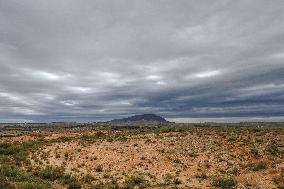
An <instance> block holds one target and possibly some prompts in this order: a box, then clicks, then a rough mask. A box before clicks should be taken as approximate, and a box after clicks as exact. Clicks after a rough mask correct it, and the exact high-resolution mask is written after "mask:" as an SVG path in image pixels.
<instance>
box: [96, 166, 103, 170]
mask: <svg viewBox="0 0 284 189" xmlns="http://www.w3.org/2000/svg"><path fill="white" fill-rule="evenodd" d="M95 170H96V172H103V166H102V165H98V166H97V167H96V168H95Z"/></svg>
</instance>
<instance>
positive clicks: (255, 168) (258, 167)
mask: <svg viewBox="0 0 284 189" xmlns="http://www.w3.org/2000/svg"><path fill="white" fill-rule="evenodd" d="M266 168H267V164H266V163H265V162H262V161H261V162H258V163H256V164H253V166H252V170H253V171H260V170H263V169H266Z"/></svg>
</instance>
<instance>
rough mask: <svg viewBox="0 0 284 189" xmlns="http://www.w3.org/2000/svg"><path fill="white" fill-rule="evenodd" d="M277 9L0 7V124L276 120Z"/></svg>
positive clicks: (283, 67)
mask: <svg viewBox="0 0 284 189" xmlns="http://www.w3.org/2000/svg"><path fill="white" fill-rule="evenodd" d="M283 10H284V1H283V0H273V1H267V0H238V1H234V0H215V1H211V0H199V1H195V0H177V1H168V0H166V1H158V0H157V1H150V0H143V1H140V0H139V1H138V0H119V1H117V0H112V1H110V0H101V1H97V0H84V1H78V0H68V1H67V0H48V1H45V0H21V1H17V0H0V71H1V74H0V122H5V121H23V120H28V121H36V122H41V121H59V120H70V121H74V120H77V121H101V120H109V119H114V118H121V117H125V116H129V115H133V114H143V113H155V114H158V115H161V116H163V117H166V118H168V119H174V120H188V118H193V119H196V120H204V118H208V120H218V119H221V120H236V119H239V120H242V119H244V120H258V119H267V120H270V121H273V120H275V121H278V120H281V121H283V120H284V11H283Z"/></svg>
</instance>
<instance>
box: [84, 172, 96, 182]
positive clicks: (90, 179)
mask: <svg viewBox="0 0 284 189" xmlns="http://www.w3.org/2000/svg"><path fill="white" fill-rule="evenodd" d="M83 180H84V182H86V183H91V182H92V181H94V180H95V178H94V177H93V176H92V175H90V174H87V175H85V176H84V179H83Z"/></svg>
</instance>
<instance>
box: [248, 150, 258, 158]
mask: <svg viewBox="0 0 284 189" xmlns="http://www.w3.org/2000/svg"><path fill="white" fill-rule="evenodd" d="M250 153H251V154H252V155H253V157H254V158H259V156H260V155H259V152H258V150H257V149H256V148H252V149H251V150H250Z"/></svg>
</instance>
